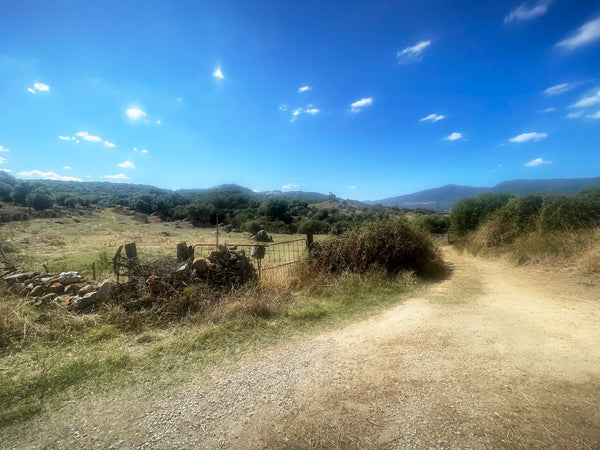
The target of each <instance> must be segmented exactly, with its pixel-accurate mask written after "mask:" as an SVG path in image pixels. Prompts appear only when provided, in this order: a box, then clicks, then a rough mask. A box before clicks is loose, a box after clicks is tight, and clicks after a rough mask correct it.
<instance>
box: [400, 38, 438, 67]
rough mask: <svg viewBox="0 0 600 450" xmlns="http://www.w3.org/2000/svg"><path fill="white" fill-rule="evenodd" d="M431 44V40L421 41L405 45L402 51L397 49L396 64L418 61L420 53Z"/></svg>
mask: <svg viewBox="0 0 600 450" xmlns="http://www.w3.org/2000/svg"><path fill="white" fill-rule="evenodd" d="M430 45H431V41H421V42H419V43H418V44H415V45H413V46H412V47H406V48H405V49H404V50H402V51H398V52H397V53H396V56H397V57H398V64H408V63H411V62H419V61H421V59H422V56H421V53H423V51H424V50H425V49H426V48H427V47H429V46H430Z"/></svg>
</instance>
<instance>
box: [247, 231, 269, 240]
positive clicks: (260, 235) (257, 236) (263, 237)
mask: <svg viewBox="0 0 600 450" xmlns="http://www.w3.org/2000/svg"><path fill="white" fill-rule="evenodd" d="M252 239H253V240H255V241H256V242H273V238H272V237H271V236H269V235H268V234H267V232H266V231H265V230H260V231H259V232H258V233H256V234H255V235H254V236H253V237H252Z"/></svg>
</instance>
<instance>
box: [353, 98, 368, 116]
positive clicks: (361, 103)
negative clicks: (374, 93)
mask: <svg viewBox="0 0 600 450" xmlns="http://www.w3.org/2000/svg"><path fill="white" fill-rule="evenodd" d="M372 104H373V99H372V98H370V97H369V98H361V99H360V100H357V101H355V102H354V103H352V104H351V105H350V111H352V112H353V113H357V112H360V111H361V110H362V109H363V108H365V107H367V106H371V105H372Z"/></svg>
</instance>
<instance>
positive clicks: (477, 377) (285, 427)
mask: <svg viewBox="0 0 600 450" xmlns="http://www.w3.org/2000/svg"><path fill="white" fill-rule="evenodd" d="M447 258H448V260H450V261H451V262H452V264H453V266H454V271H453V274H452V276H451V277H450V278H449V279H448V280H445V281H443V282H441V283H439V284H437V285H435V286H433V287H432V288H431V289H428V290H424V291H423V294H422V296H421V297H420V298H412V299H410V300H408V301H406V302H405V303H403V304H401V305H399V306H397V307H394V308H393V309H390V310H388V311H386V312H385V313H383V314H381V315H378V316H375V317H372V318H369V319H366V320H363V321H359V322H356V323H353V324H351V325H349V326H347V327H345V328H343V329H341V330H334V331H329V332H326V333H324V334H320V335H317V336H311V337H308V338H307V337H298V338H297V339H295V340H293V341H292V342H287V343H284V344H281V345H279V346H277V347H275V348H272V349H270V350H268V351H266V352H260V353H259V352H257V353H256V354H255V355H250V356H248V357H247V358H244V359H242V360H241V361H240V362H237V363H232V364H229V365H227V366H226V367H216V368H215V369H214V370H213V371H212V373H211V375H209V376H208V377H202V378H198V379H194V380H193V381H192V382H190V383H189V384H188V385H187V386H185V387H184V388H182V389H181V390H180V391H179V392H176V393H174V394H172V393H171V394H164V395H161V394H157V393H152V394H147V395H145V396H143V395H138V397H135V396H127V395H125V396H116V397H114V398H110V399H108V398H98V397H97V396H93V395H91V396H90V399H89V401H87V402H84V403H78V404H77V405H65V406H64V407H63V408H62V409H61V410H59V411H55V412H53V413H50V414H49V415H46V416H44V417H40V418H39V419H36V420H35V421H34V423H32V424H29V425H28V426H27V428H26V429H22V430H21V431H20V432H19V433H15V432H14V430H13V432H11V433H10V435H6V436H5V437H4V439H5V445H3V448H10V447H15V448H27V447H29V448H33V447H34V446H36V447H37V448H40V447H46V448H64V447H68V448H109V447H111V446H112V448H384V449H387V448H390V449H391V448H402V449H404V448H544V449H547V448H561V449H563V448H585V449H587V448H600V288H599V286H598V285H597V284H595V283H593V282H591V281H590V280H589V279H579V278H577V277H575V276H574V275H571V274H569V273H566V272H558V271H548V270H542V269H532V268H531V267H519V268H515V267H512V266H510V265H508V264H507V263H505V262H503V261H494V260H487V259H481V258H473V257H470V256H465V255H462V254H459V253H457V252H456V251H455V250H452V249H448V250H447ZM191 378H193V377H191ZM140 392H141V390H140ZM0 439H2V436H1V435H0Z"/></svg>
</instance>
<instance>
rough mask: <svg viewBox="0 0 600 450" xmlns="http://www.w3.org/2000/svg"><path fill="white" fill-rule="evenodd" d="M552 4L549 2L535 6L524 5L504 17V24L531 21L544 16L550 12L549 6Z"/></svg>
mask: <svg viewBox="0 0 600 450" xmlns="http://www.w3.org/2000/svg"><path fill="white" fill-rule="evenodd" d="M549 4H550V2H549V1H547V0H541V1H538V2H537V3H536V4H535V5H533V6H528V5H527V3H522V4H521V5H519V6H518V7H517V8H515V9H513V10H512V11H511V12H509V13H508V14H507V15H506V17H504V23H509V22H513V21H520V20H531V19H535V18H536V17H539V16H543V15H544V14H546V12H547V11H548V5H549Z"/></svg>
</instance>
